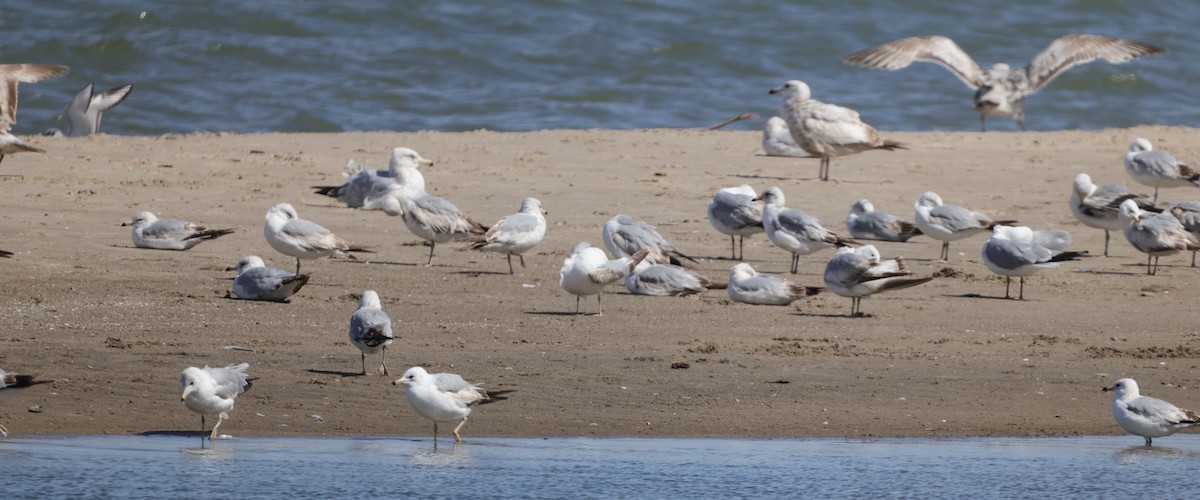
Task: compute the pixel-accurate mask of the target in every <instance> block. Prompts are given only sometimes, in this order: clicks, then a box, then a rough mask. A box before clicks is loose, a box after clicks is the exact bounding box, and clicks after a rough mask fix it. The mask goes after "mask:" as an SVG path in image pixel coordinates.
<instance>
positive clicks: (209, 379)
mask: <svg viewBox="0 0 1200 500" xmlns="http://www.w3.org/2000/svg"><path fill="white" fill-rule="evenodd" d="M247 368H250V364H249V363H242V364H240V365H229V366H226V367H224V368H209V367H208V365H205V366H204V368H196V367H194V366H192V367H188V368H186V369H184V370H183V375H182V376H180V377H179V392H180V394H179V399H180V401H183V406H185V407H187V409H189V410H192V411H194V412H196V413H199V414H200V432H204V416H205V415H216V416H217V423H216V424H213V428H212V433H211V434H209V435H208V440H209V441H212V440H215V439H217V428H218V427H221V421H223V420H228V419H229V412H230V411H232V410H233V402H234V400H235V399H237V397H238V395H240V394H241V393H243V392H246V389H249V388H250V385H251V383H250V381H248V380H246V369H247Z"/></svg>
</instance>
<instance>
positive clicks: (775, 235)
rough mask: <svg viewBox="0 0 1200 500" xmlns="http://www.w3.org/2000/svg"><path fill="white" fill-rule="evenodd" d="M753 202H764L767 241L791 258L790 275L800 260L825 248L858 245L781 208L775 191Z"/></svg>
mask: <svg viewBox="0 0 1200 500" xmlns="http://www.w3.org/2000/svg"><path fill="white" fill-rule="evenodd" d="M755 199H756V200H760V201H762V202H763V219H762V220H763V227H764V228H766V230H767V238H768V239H770V240H771V242H772V243H774V244H775V245H776V246H778V247H779V248H782V249H784V250H787V251H788V252H790V253H791V254H792V267H791V272H792V274H796V271H797V268H798V267H799V266H800V256H801V255H808V254H811V253H813V252H816V251H818V250H824V249H826V248H834V247H844V246H849V245H857V244H858V242H857V241H854V240H852V239H849V238H847V237H845V236H842V235H840V234H837V233H835V232H833V231H830V230H828V229H825V228H824V227H823V226H821V221H820V220H817V218H816V217H813V216H810V215H808V214H807V213H804V211H803V210H800V209H798V208H786V207H784V206H783V204H784V203H785V201H786V200H785V199H784V197H783V191H782V190H780V189H779V188H778V187H775V186H772V187H769V188H767V189H766V190H765V191H763V192H762V194H761V195H759V197H758V198H755Z"/></svg>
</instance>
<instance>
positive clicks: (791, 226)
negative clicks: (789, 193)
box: [777, 208, 829, 241]
mask: <svg viewBox="0 0 1200 500" xmlns="http://www.w3.org/2000/svg"><path fill="white" fill-rule="evenodd" d="M777 219H778V221H777V225H778V226H779V228H780V229H782V230H784V231H787V232H788V233H791V234H794V235H796V236H798V237H800V238H803V239H806V240H812V241H825V239H826V238H827V237H828V236H829V230H827V229H825V228H824V227H822V226H821V221H819V220H817V219H816V218H815V217H813V216H811V215H808V214H807V213H805V212H804V211H802V210H800V209H798V208H787V209H784V210H780V211H779V217H778V218H777Z"/></svg>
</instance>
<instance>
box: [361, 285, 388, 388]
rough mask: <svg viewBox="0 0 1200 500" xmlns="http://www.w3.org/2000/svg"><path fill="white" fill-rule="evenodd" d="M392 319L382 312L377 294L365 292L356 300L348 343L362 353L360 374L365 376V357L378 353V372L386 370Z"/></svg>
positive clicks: (383, 372)
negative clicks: (356, 306) (356, 304)
mask: <svg viewBox="0 0 1200 500" xmlns="http://www.w3.org/2000/svg"><path fill="white" fill-rule="evenodd" d="M394 338H395V337H393V336H392V318H390V317H388V315H387V313H385V312H383V308H382V306H381V304H380V303H379V294H377V293H375V291H374V290H367V291H365V292H363V293H362V297H360V298H359V299H358V310H357V311H354V315H352V316H350V343H351V344H354V347H357V348H358V350H359V351H362V352H361V353H360V354H361V355H362V374H363V375H366V374H367V355H368V354H375V353H377V352H378V353H380V358H379V360H380V361H379V371H380V373H382V374H384V375H390V374H389V373H388V369H387V346H388V345H390V344H391V343H392V340H393V339H394Z"/></svg>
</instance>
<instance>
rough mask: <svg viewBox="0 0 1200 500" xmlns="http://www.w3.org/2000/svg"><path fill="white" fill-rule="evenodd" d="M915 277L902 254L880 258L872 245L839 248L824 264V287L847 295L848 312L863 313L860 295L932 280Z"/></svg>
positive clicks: (852, 313)
mask: <svg viewBox="0 0 1200 500" xmlns="http://www.w3.org/2000/svg"><path fill="white" fill-rule="evenodd" d="M932 279H933V278H932V277H928V278H915V277H913V275H912V272H911V271H909V270H908V265H907V264H906V263H905V262H904V257H896V258H894V259H888V260H883V258H882V257H881V256H880V255H879V250H877V249H876V248H875V245H863V246H861V247H858V248H839V249H838V251H837V254H834V256H833V258H832V259H829V263H828V264H826V265H825V287H826V288H828V289H829V291H831V292H833V293H836V294H838V295H841V296H842V297H850V299H851V301H850V315H851V316H862V315H863V312H862V299H864V298H866V297H868V296H870V295H874V294H876V293H880V292H886V291H888V290H899V289H901V288H908V287H910V286H917V285H920V284H922V283H926V282H928V281H930V280H932Z"/></svg>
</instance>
